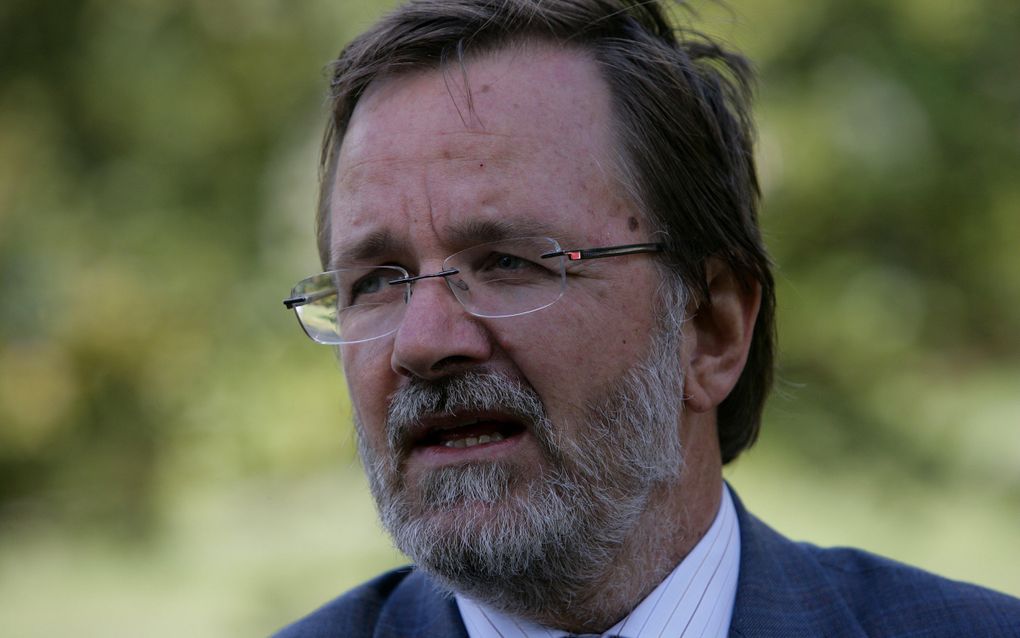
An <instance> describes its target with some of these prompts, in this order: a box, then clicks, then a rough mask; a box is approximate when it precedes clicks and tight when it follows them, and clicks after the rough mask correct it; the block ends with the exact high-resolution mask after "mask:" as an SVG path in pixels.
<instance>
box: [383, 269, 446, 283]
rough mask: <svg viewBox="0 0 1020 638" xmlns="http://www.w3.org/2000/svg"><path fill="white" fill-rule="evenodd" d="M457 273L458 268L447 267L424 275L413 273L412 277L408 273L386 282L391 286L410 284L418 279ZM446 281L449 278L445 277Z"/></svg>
mask: <svg viewBox="0 0 1020 638" xmlns="http://www.w3.org/2000/svg"><path fill="white" fill-rule="evenodd" d="M459 274H460V269H459V268H447V269H446V270H440V271H439V272H433V273H428V274H426V275H415V276H413V277H412V276H410V275H408V276H407V277H400V278H399V279H391V280H390V281H389V282H387V283H389V284H390V285H391V286H396V285H399V284H410V283H413V282H415V281H418V280H419V279H432V278H434V277H449V276H450V275H459ZM447 281H449V279H447Z"/></svg>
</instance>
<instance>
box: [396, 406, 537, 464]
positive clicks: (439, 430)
mask: <svg viewBox="0 0 1020 638" xmlns="http://www.w3.org/2000/svg"><path fill="white" fill-rule="evenodd" d="M415 430H416V431H415V434H414V435H412V438H411V441H410V446H409V452H410V454H411V455H417V454H426V455H428V456H439V457H441V458H446V459H447V460H454V459H455V458H461V457H463V458H467V457H469V456H482V455H485V454H487V453H488V452H490V451H493V452H494V451H495V450H496V449H497V448H503V447H508V446H509V445H510V444H512V443H514V442H516V441H517V440H518V439H520V438H522V437H523V435H524V434H525V433H526V432H527V430H528V428H527V426H526V425H525V424H524V423H522V422H521V421H520V420H519V419H516V418H514V417H512V416H509V415H500V414H474V415H464V414H461V415H457V416H455V417H443V418H437V419H426V420H424V421H423V422H421V423H420V424H419V425H418V427H416V428H415Z"/></svg>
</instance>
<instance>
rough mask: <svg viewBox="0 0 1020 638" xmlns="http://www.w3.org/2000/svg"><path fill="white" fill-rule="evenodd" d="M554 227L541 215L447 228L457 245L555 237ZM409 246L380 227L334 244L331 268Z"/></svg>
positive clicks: (395, 252) (402, 250)
mask: <svg viewBox="0 0 1020 638" xmlns="http://www.w3.org/2000/svg"><path fill="white" fill-rule="evenodd" d="M554 234H555V233H554V230H553V228H552V227H551V226H550V225H549V224H546V223H545V222H543V221H541V220H537V219H517V220H502V219H501V220H490V219H470V220H466V221H463V222H460V223H458V224H456V225H454V226H453V227H452V228H450V229H449V230H447V231H446V235H447V236H448V239H449V241H450V242H451V243H453V244H454V245H457V246H462V247H463V246H468V245H473V244H484V243H487V242H490V241H499V240H501V239H514V238H518V237H552V236H553V235H554ZM408 252H410V251H409V247H408V246H407V245H406V243H405V242H404V241H403V240H401V239H398V238H397V237H396V236H395V235H394V234H393V233H392V232H390V231H389V230H377V231H375V232H372V233H370V234H369V235H366V236H365V237H363V238H362V239H359V240H358V241H356V242H354V243H353V244H349V245H346V246H333V249H332V251H331V253H332V254H331V256H330V260H329V268H328V269H329V270H336V269H337V268H343V267H345V266H347V265H351V264H355V263H358V262H365V261H372V260H376V259H378V258H379V257H380V256H381V255H400V254H407V253H408Z"/></svg>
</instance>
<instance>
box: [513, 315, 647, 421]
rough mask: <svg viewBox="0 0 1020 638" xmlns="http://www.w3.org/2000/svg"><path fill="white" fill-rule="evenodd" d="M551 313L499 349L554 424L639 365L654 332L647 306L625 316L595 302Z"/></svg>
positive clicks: (517, 331) (525, 324)
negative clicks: (520, 375)
mask: <svg viewBox="0 0 1020 638" xmlns="http://www.w3.org/2000/svg"><path fill="white" fill-rule="evenodd" d="M639 309H640V310H639ZM549 311H550V313H549V314H548V315H547V316H546V317H541V319H540V318H539V316H540V315H541V314H542V313H536V314H535V315H531V316H529V318H530V317H534V319H533V320H529V321H520V324H519V325H518V326H515V330H513V331H512V332H508V333H507V338H506V339H505V340H504V342H503V343H502V344H501V345H502V346H503V348H504V350H505V351H506V352H507V354H508V355H509V356H510V358H511V359H512V360H513V362H514V364H515V366H516V367H517V368H518V369H519V370H520V372H521V374H522V375H523V376H524V378H525V379H526V380H527V381H528V382H529V383H530V384H531V385H532V386H533V387H534V388H535V390H536V391H537V392H538V394H539V396H540V397H541V399H542V402H543V404H544V405H545V407H546V410H547V411H548V412H549V416H550V418H552V419H553V420H554V421H556V420H557V417H559V418H562V417H563V416H564V415H568V414H570V413H576V411H577V410H581V409H583V408H584V406H585V405H587V404H588V403H590V402H591V401H595V400H597V399H598V398H600V397H601V396H602V395H603V394H604V392H605V390H606V388H608V387H609V386H611V385H612V384H613V383H614V382H615V381H616V380H617V379H619V378H620V376H621V375H623V374H624V372H626V371H627V370H628V369H629V368H630V367H631V366H633V365H634V363H636V362H637V361H639V360H641V359H642V357H643V356H644V354H645V351H646V348H647V344H648V339H649V335H650V334H651V329H652V326H651V322H650V321H646V320H644V315H645V314H650V311H649V310H648V306H647V305H644V306H642V305H638V306H637V307H636V308H635V310H634V311H633V312H627V313H623V312H621V311H620V310H619V309H615V308H611V307H609V306H607V305H605V304H601V303H598V302H597V301H596V302H593V303H581V304H577V303H575V304H572V305H567V304H564V305H563V306H562V307H560V308H557V307H556V306H553V307H551V308H550V309H549ZM639 318H640V319H639ZM520 319H525V318H523V317H522V318H520Z"/></svg>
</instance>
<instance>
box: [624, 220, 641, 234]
mask: <svg viewBox="0 0 1020 638" xmlns="http://www.w3.org/2000/svg"><path fill="white" fill-rule="evenodd" d="M640 227H641V224H640V223H639V222H638V220H637V217H631V218H630V219H628V220H627V228H629V229H630V232H634V231H636V230H637V229H638V228H640Z"/></svg>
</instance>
